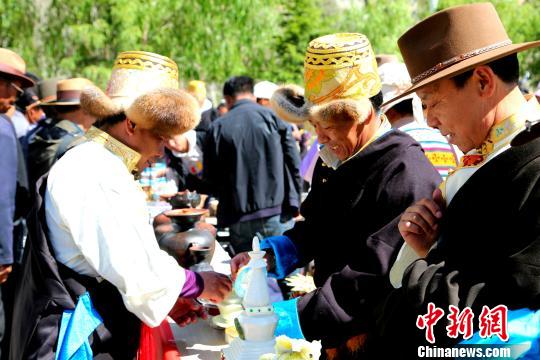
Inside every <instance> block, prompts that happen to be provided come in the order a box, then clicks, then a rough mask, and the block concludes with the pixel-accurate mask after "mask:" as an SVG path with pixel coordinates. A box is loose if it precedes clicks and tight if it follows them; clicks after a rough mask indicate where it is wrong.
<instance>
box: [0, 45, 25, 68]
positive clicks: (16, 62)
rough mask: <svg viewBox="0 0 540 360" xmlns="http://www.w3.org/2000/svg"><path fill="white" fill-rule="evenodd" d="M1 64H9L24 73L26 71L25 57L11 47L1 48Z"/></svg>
mask: <svg viewBox="0 0 540 360" xmlns="http://www.w3.org/2000/svg"><path fill="white" fill-rule="evenodd" d="M0 64H2V65H7V66H9V67H11V68H12V69H14V70H16V71H17V72H19V73H20V74H24V73H25V72H26V63H25V62H24V60H23V58H22V57H21V56H20V55H19V54H17V53H16V52H14V51H12V50H9V49H4V48H0Z"/></svg>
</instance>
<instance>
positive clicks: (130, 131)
mask: <svg viewBox="0 0 540 360" xmlns="http://www.w3.org/2000/svg"><path fill="white" fill-rule="evenodd" d="M124 121H125V126H126V132H127V133H128V135H133V134H134V133H135V127H136V125H135V123H134V122H133V121H131V120H129V119H128V118H126V120H124Z"/></svg>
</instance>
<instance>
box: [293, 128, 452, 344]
mask: <svg viewBox="0 0 540 360" xmlns="http://www.w3.org/2000/svg"><path fill="white" fill-rule="evenodd" d="M440 182H441V178H440V176H439V174H438V173H437V171H436V170H435V168H434V167H433V165H431V163H430V162H429V160H428V159H427V158H426V157H425V155H424V153H423V151H422V148H421V147H420V145H419V144H418V143H417V142H416V141H415V140H414V139H413V138H411V137H410V136H409V135H407V134H405V133H403V132H401V131H398V130H391V131H389V132H388V133H386V134H384V135H383V136H381V137H380V138H379V139H377V140H376V141H374V142H373V143H371V144H370V145H368V146H367V147H366V148H365V149H364V150H362V151H361V152H360V153H358V154H357V155H355V156H354V157H353V158H351V159H349V160H348V161H346V162H345V163H343V164H342V165H341V166H340V167H339V168H338V169H337V170H332V169H331V168H328V167H326V166H324V165H323V163H322V162H321V160H319V162H318V163H317V165H316V168H315V172H314V176H313V183H312V189H311V191H310V193H309V195H308V197H307V199H306V200H305V201H304V203H303V204H302V209H301V213H302V215H303V216H304V217H305V219H306V220H305V221H303V222H299V223H297V224H296V225H295V227H294V228H293V229H292V230H290V231H288V232H286V233H285V235H287V236H288V237H290V238H291V239H292V241H293V242H294V244H295V246H296V248H297V250H298V252H299V255H300V257H301V259H300V261H299V263H298V265H304V264H306V263H307V262H308V261H310V260H311V259H314V260H315V284H316V285H317V286H318V287H319V288H318V289H317V290H316V291H315V292H312V293H310V294H307V295H306V296H304V297H303V298H301V299H300V300H299V302H298V311H299V316H300V323H301V327H302V331H303V333H304V335H305V336H306V338H308V339H323V340H324V346H325V347H333V346H336V345H337V344H338V343H340V342H343V341H344V340H346V339H347V337H348V336H351V335H356V334H358V333H359V332H363V331H365V330H366V326H367V324H366V322H365V321H363V320H364V319H365V318H366V317H365V316H364V315H363V314H364V313H365V311H366V309H369V308H371V307H372V306H373V303H376V302H377V301H378V299H380V298H381V297H382V296H383V294H386V293H387V292H388V291H389V289H390V287H391V285H390V281H389V279H388V272H389V270H390V267H391V265H392V263H393V262H394V260H395V258H396V256H397V253H398V251H399V249H400V247H401V245H402V243H403V240H402V238H401V235H400V234H399V231H398V228H397V223H398V221H399V216H400V214H401V213H402V212H403V211H404V210H405V209H406V208H407V207H408V206H410V205H411V204H412V203H414V202H415V201H417V200H420V199H421V198H424V197H430V196H431V195H432V193H433V190H434V189H435V188H436V187H437V186H438V184H439V183H440ZM360 286H362V287H368V288H369V292H358V291H357V289H358V288H359V287H360Z"/></svg>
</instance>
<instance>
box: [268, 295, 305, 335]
mask: <svg viewBox="0 0 540 360" xmlns="http://www.w3.org/2000/svg"><path fill="white" fill-rule="evenodd" d="M297 302H298V298H295V299H291V300H285V301H278V302H275V303H273V304H272V306H273V307H274V312H275V313H276V315H277V316H278V318H279V320H278V324H277V327H276V332H275V335H276V336H280V335H286V336H288V337H290V338H291V339H302V340H304V339H305V337H304V334H303V333H302V328H301V327H300V318H299V317H298V310H297V306H296V303H297Z"/></svg>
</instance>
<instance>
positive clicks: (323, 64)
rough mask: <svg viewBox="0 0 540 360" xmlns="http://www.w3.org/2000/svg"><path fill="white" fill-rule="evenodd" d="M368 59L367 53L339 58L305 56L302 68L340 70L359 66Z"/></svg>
mask: <svg viewBox="0 0 540 360" xmlns="http://www.w3.org/2000/svg"><path fill="white" fill-rule="evenodd" d="M369 57H370V55H369V53H366V54H351V55H347V56H340V57H328V56H320V55H317V56H313V55H312V54H306V59H305V62H304V66H305V67H307V68H311V69H340V68H344V67H353V66H355V65H359V64H361V63H362V61H363V60H364V59H367V58H369Z"/></svg>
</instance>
